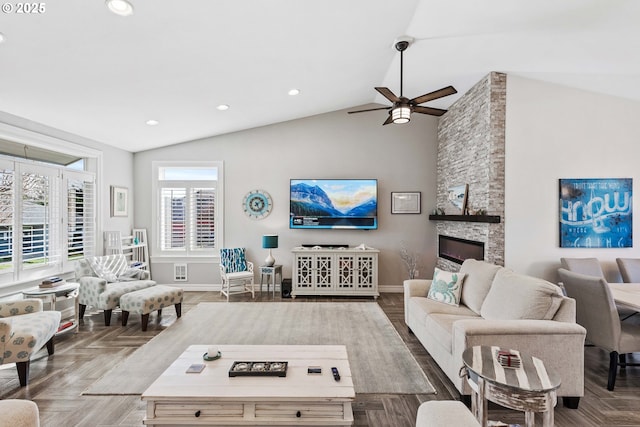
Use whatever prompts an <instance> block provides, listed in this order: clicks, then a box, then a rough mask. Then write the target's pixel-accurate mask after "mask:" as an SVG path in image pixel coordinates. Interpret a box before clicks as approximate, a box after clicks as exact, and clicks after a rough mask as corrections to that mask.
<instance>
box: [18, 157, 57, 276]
mask: <svg viewBox="0 0 640 427" xmlns="http://www.w3.org/2000/svg"><path fill="white" fill-rule="evenodd" d="M20 179H21V184H22V188H21V190H22V196H21V206H20V212H21V215H20V218H21V221H20V222H21V225H22V240H21V242H19V243H20V253H21V260H22V267H23V269H31V268H41V267H43V266H54V265H56V264H58V263H59V262H60V261H61V253H62V250H61V246H62V245H61V244H60V243H61V241H60V227H61V212H60V180H59V171H58V170H56V169H49V168H44V167H35V166H25V167H23V168H21V173H20Z"/></svg>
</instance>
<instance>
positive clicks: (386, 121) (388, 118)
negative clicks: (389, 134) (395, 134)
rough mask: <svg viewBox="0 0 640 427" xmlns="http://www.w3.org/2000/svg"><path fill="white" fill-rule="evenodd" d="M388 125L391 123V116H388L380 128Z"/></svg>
mask: <svg viewBox="0 0 640 427" xmlns="http://www.w3.org/2000/svg"><path fill="white" fill-rule="evenodd" d="M389 123H393V117H392V116H391V114H389V117H387V120H385V121H384V123H383V124H382V126H384V125H388V124H389Z"/></svg>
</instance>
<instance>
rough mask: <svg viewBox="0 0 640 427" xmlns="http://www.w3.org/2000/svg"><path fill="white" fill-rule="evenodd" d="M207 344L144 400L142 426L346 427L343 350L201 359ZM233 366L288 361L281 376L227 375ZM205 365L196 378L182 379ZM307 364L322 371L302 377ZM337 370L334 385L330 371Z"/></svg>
mask: <svg viewBox="0 0 640 427" xmlns="http://www.w3.org/2000/svg"><path fill="white" fill-rule="evenodd" d="M208 347H209V346H208V345H192V346H190V347H188V348H187V349H186V351H185V352H184V353H182V354H181V355H180V357H178V359H177V360H176V361H175V362H173V363H172V364H171V366H170V367H169V368H167V370H166V371H165V372H164V373H163V374H162V375H160V377H159V378H158V379H157V380H156V381H155V382H154V383H153V384H151V386H149V388H148V389H147V390H146V391H145V392H144V393H143V394H142V400H144V401H146V402H147V415H146V417H145V419H144V424H145V425H212V426H213V425H227V426H235V425H263V426H264V425H281V426H320V425H322V426H350V425H352V424H353V411H352V408H351V403H352V402H353V400H354V399H355V390H354V388H353V381H352V379H351V370H350V369H349V361H348V359H347V349H346V347H345V346H342V345H220V346H218V348H219V349H220V352H221V353H222V357H221V358H220V359H218V360H214V361H210V362H207V361H204V360H203V358H202V356H203V355H204V354H205V353H206V352H207V348H208ZM235 361H267V362H277V361H286V362H288V369H287V376H286V377H284V378H280V377H233V378H230V377H229V368H230V367H231V365H233V362H235ZM193 363H204V364H205V365H206V367H205V369H204V370H203V371H202V372H201V373H199V374H187V373H186V370H187V368H188V367H189V366H190V365H191V364H193ZM309 366H319V367H321V368H322V373H321V374H308V373H307V368H308V367H309ZM333 366H335V367H337V368H338V370H339V372H340V377H341V378H340V381H335V380H334V379H333V376H332V374H331V367H333Z"/></svg>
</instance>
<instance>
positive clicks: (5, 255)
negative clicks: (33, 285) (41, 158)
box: [0, 157, 96, 287]
mask: <svg viewBox="0 0 640 427" xmlns="http://www.w3.org/2000/svg"><path fill="white" fill-rule="evenodd" d="M94 181H95V178H94V176H93V174H90V173H88V172H79V171H70V170H67V169H65V168H64V167H61V166H56V165H51V166H49V165H45V164H41V163H38V162H32V161H28V160H22V159H10V158H8V157H0V287H1V286H3V285H7V284H11V283H14V282H16V281H29V280H39V279H42V278H44V277H47V276H53V275H59V274H61V273H62V272H63V271H69V270H71V269H72V268H73V267H72V266H71V265H68V264H67V263H68V262H69V261H72V260H77V259H79V258H84V257H86V256H89V255H92V254H93V253H94V247H95V233H96V225H95V183H94Z"/></svg>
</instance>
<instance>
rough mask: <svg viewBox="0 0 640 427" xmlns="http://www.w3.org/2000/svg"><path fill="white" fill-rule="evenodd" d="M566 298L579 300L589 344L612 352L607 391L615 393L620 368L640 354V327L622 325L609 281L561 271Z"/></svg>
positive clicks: (578, 317)
mask: <svg viewBox="0 0 640 427" xmlns="http://www.w3.org/2000/svg"><path fill="white" fill-rule="evenodd" d="M558 274H559V275H560V279H561V280H562V282H563V283H564V286H565V289H566V291H567V295H568V296H569V297H571V298H573V299H575V300H576V320H577V322H578V323H579V324H580V325H582V326H584V327H585V329H586V330H587V341H589V342H591V343H592V344H593V345H594V346H596V347H600V348H602V349H603V350H605V351H608V352H609V378H608V380H607V390H610V391H613V388H614V387H615V384H616V375H617V373H618V367H622V368H624V367H626V366H638V364H635V363H626V355H627V354H628V353H635V352H640V326H638V325H634V324H631V323H629V322H626V323H625V322H621V321H620V317H619V316H618V310H617V308H616V305H615V303H614V301H613V296H612V295H611V291H610V289H609V285H608V284H607V281H606V280H605V279H604V278H602V277H595V276H590V275H586V274H580V273H575V272H572V271H568V270H566V269H564V268H560V269H558Z"/></svg>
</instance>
